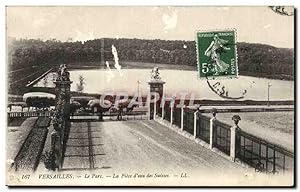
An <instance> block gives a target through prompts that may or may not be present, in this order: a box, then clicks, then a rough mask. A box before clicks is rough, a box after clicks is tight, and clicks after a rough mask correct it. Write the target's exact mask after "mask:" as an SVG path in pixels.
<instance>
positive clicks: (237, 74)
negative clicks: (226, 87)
mask: <svg viewBox="0 0 300 192" xmlns="http://www.w3.org/2000/svg"><path fill="white" fill-rule="evenodd" d="M218 31H233V32H234V35H235V38H234V43H235V44H236V46H235V50H234V51H235V57H236V62H235V67H236V75H226V76H225V75H223V76H217V77H214V76H209V77H200V72H199V69H200V66H199V62H200V58H199V52H198V43H199V42H198V36H197V35H198V33H200V32H218ZM194 35H195V38H196V40H195V46H196V54H197V80H206V79H208V80H217V79H218V80H220V79H233V78H236V79H238V78H239V67H238V52H237V30H236V28H224V29H207V30H196V31H195V33H194Z"/></svg>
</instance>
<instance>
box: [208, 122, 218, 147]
mask: <svg viewBox="0 0 300 192" xmlns="http://www.w3.org/2000/svg"><path fill="white" fill-rule="evenodd" d="M215 120H216V117H213V118H211V119H210V123H209V148H211V149H212V148H213V134H214V121H215Z"/></svg>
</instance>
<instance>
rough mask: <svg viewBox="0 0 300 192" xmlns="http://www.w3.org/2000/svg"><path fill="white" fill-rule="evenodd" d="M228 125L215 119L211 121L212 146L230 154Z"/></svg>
mask: <svg viewBox="0 0 300 192" xmlns="http://www.w3.org/2000/svg"><path fill="white" fill-rule="evenodd" d="M230 127H231V126H230V125H227V124H225V123H222V122H220V121H218V120H215V121H214V123H213V147H216V148H218V149H219V150H220V151H222V152H224V153H225V154H227V155H230V140H231V135H230Z"/></svg>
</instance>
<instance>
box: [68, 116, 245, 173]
mask: <svg viewBox="0 0 300 192" xmlns="http://www.w3.org/2000/svg"><path fill="white" fill-rule="evenodd" d="M91 155H92V157H91ZM63 168H64V169H66V170H82V169H97V168H98V169H99V168H100V169H107V170H111V171H139V172H140V171H148V170H152V171H153V170H158V171H168V172H178V171H193V170H195V169H196V170H198V171H200V170H201V171H241V170H243V168H242V167H241V166H239V165H237V164H235V163H232V162H230V161H228V160H227V159H224V158H223V157H221V156H219V155H217V154H214V153H213V152H211V151H210V150H208V149H206V148H203V147H201V146H200V145H199V144H196V143H195V142H193V141H191V140H189V139H186V138H184V137H182V136H180V135H178V134H177V133H175V132H173V131H171V130H169V129H168V128H166V127H164V126H162V125H160V124H158V123H156V122H155V121H148V120H144V121H121V122H120V121H118V122H117V121H112V122H80V123H73V124H72V127H71V133H70V136H69V139H68V142H67V149H66V153H65V160H64V165H63Z"/></svg>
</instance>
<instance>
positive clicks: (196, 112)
mask: <svg viewBox="0 0 300 192" xmlns="http://www.w3.org/2000/svg"><path fill="white" fill-rule="evenodd" d="M198 113H199V111H198V110H197V111H195V112H194V139H196V136H197V116H198Z"/></svg>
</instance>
